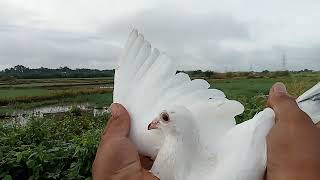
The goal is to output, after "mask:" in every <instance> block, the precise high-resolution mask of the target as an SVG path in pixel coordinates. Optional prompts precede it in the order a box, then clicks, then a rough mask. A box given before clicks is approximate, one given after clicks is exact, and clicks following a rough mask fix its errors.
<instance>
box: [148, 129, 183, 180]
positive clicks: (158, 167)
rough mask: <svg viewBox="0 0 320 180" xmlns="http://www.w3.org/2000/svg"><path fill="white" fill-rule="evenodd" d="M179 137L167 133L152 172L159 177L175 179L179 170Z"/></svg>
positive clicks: (169, 179)
mask: <svg viewBox="0 0 320 180" xmlns="http://www.w3.org/2000/svg"><path fill="white" fill-rule="evenodd" d="M178 146H179V144H178V139H177V137H174V136H173V135H166V136H165V139H164V142H163V146H162V147H161V148H160V150H159V152H158V155H157V157H156V160H155V161H154V163H153V166H152V168H151V172H152V173H153V174H154V175H155V176H156V177H158V178H159V179H165V180H174V179H176V178H175V174H174V172H177V163H176V161H177V155H178V154H177V148H178Z"/></svg>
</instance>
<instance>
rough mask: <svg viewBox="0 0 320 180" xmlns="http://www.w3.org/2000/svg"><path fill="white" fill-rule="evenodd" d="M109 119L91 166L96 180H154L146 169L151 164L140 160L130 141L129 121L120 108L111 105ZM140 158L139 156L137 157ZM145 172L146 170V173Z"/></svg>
mask: <svg viewBox="0 0 320 180" xmlns="http://www.w3.org/2000/svg"><path fill="white" fill-rule="evenodd" d="M111 112H112V117H111V118H110V120H109V121H108V124H107V126H106V128H105V129H104V132H103V134H102V137H101V141H100V144H99V147H98V150H97V153H96V157H95V160H94V162H93V166H92V176H93V179H95V180H154V179H157V178H156V177H154V176H153V175H152V174H151V173H149V172H148V170H147V169H150V168H151V166H152V162H151V160H148V159H147V158H142V159H141V158H139V154H138V151H137V149H136V147H135V145H134V144H133V143H132V142H131V141H130V139H129V137H128V135H129V131H130V117H129V114H128V112H127V111H126V109H125V108H124V107H123V106H122V105H120V104H116V103H114V104H112V106H111ZM140 157H142V156H140ZM145 168H146V169H145Z"/></svg>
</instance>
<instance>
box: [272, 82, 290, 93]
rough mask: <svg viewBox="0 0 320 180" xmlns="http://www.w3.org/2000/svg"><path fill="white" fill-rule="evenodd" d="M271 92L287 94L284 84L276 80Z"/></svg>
mask: <svg viewBox="0 0 320 180" xmlns="http://www.w3.org/2000/svg"><path fill="white" fill-rule="evenodd" d="M272 89H273V92H274V93H277V94H287V88H286V86H285V85H284V84H283V83H281V82H277V83H276V84H274V85H273V88H272Z"/></svg>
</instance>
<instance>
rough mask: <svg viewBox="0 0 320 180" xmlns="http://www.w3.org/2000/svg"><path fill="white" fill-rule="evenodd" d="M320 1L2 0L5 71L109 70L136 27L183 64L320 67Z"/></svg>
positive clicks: (0, 59) (0, 42) (0, 54)
mask: <svg viewBox="0 0 320 180" xmlns="http://www.w3.org/2000/svg"><path fill="white" fill-rule="evenodd" d="M319 9H320V1H319V0H303V1H302V0H268V1H258V0H224V1H221V0H202V1H199V0H175V1H174V0H157V1H155V0H135V1H132V0H127V1H125V0H0V70H1V69H4V68H7V67H12V66H14V65H17V64H22V65H25V66H28V67H41V66H43V67H50V68H56V67H60V66H69V67H71V68H97V69H111V68H113V67H114V65H115V62H116V61H117V58H118V57H119V55H120V53H121V49H122V46H123V44H124V43H125V40H126V38H127V36H128V34H129V33H130V31H131V30H132V28H137V29H138V30H139V31H141V32H142V33H143V34H144V35H145V39H148V40H149V41H150V42H151V43H152V45H153V46H154V47H157V48H159V49H160V50H162V51H164V52H166V53H167V54H168V55H169V56H171V57H172V58H173V59H175V60H176V61H178V62H179V64H180V69H203V70H208V69H210V70H215V71H226V70H228V71H237V70H242V71H246V70H250V69H253V70H258V71H261V70H264V69H268V70H279V69H282V68H283V65H282V64H283V63H282V58H283V55H285V56H286V68H288V69H290V70H298V69H305V68H308V69H314V70H320V20H319V19H320V10H319Z"/></svg>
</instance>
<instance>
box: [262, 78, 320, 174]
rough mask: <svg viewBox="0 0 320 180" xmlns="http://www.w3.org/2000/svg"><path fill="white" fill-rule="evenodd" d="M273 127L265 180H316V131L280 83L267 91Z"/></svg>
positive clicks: (319, 145)
mask: <svg viewBox="0 0 320 180" xmlns="http://www.w3.org/2000/svg"><path fill="white" fill-rule="evenodd" d="M268 105H269V106H270V107H271V108H272V109H273V110H274V112H275V115H276V123H275V125H274V127H273V128H272V129H271V130H270V132H269V134H268V136H267V172H266V179H267V180H319V179H320V129H319V128H317V127H316V125H314V123H313V122H312V120H311V119H310V117H309V116H308V115H307V114H306V113H304V112H303V111H302V110H300V108H299V107H298V105H297V103H296V101H295V99H294V98H292V97H290V96H289V95H288V94H287V91H286V87H285V86H284V84H282V83H276V84H275V85H273V87H272V88H271V90H270V93H269V99H268Z"/></svg>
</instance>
